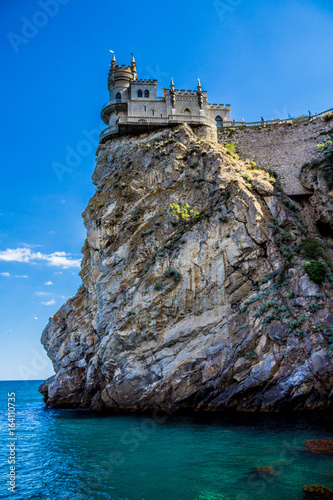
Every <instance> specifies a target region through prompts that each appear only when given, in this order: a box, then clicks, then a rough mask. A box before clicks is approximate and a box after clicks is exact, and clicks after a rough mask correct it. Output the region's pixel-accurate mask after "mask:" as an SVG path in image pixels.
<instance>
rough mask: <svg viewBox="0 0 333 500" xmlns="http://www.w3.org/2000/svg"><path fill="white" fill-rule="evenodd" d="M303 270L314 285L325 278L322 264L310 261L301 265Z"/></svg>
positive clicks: (324, 269)
mask: <svg viewBox="0 0 333 500" xmlns="http://www.w3.org/2000/svg"><path fill="white" fill-rule="evenodd" d="M303 269H304V271H305V272H306V274H307V275H308V276H309V278H310V279H311V280H312V281H314V282H315V283H318V284H321V283H322V282H323V281H324V280H325V278H326V268H325V266H324V264H323V263H322V262H318V261H316V260H310V261H309V262H306V263H305V264H303Z"/></svg>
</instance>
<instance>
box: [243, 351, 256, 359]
mask: <svg viewBox="0 0 333 500" xmlns="http://www.w3.org/2000/svg"><path fill="white" fill-rule="evenodd" d="M256 357H257V355H256V353H255V352H254V351H253V350H252V349H249V350H248V351H246V352H245V354H244V358H245V359H247V360H250V359H253V358H256Z"/></svg>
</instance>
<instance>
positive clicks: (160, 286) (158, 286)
mask: <svg viewBox="0 0 333 500" xmlns="http://www.w3.org/2000/svg"><path fill="white" fill-rule="evenodd" d="M161 289H162V283H161V282H160V281H156V283H155V285H154V290H161Z"/></svg>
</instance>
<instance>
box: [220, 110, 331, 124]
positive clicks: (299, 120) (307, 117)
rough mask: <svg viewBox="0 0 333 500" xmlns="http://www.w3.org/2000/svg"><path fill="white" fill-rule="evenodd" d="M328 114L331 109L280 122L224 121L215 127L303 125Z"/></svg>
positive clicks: (276, 119) (276, 120)
mask: <svg viewBox="0 0 333 500" xmlns="http://www.w3.org/2000/svg"><path fill="white" fill-rule="evenodd" d="M328 113H333V108H331V109H328V110H327V111H323V112H322V113H317V114H315V115H302V116H298V117H295V118H285V119H284V120H281V119H280V118H275V119H274V120H261V121H260V122H245V121H241V122H236V120H234V121H225V122H221V123H220V124H218V125H217V127H218V128H231V127H260V126H266V125H280V124H283V123H304V122H308V121H310V120H315V119H317V118H321V117H323V116H325V115H327V114H328Z"/></svg>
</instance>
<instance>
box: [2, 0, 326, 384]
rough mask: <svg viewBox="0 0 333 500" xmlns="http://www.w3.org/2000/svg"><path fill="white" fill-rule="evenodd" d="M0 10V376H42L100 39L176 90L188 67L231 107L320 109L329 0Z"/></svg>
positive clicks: (84, 192)
mask: <svg viewBox="0 0 333 500" xmlns="http://www.w3.org/2000/svg"><path fill="white" fill-rule="evenodd" d="M0 13H1V16H0V19H1V21H0V30H1V40H2V43H1V60H2V68H3V71H2V75H3V76H2V79H1V86H2V91H1V111H2V113H1V116H2V120H1V122H2V123H1V139H2V141H1V158H2V169H1V170H2V182H1V197H0V203H1V206H0V213H1V215H0V224H1V227H0V286H1V305H2V308H1V310H2V314H1V318H0V340H1V362H0V379H2V380H6V379H7V380H8V379H43V378H45V377H48V376H50V375H51V374H52V365H51V363H50V362H49V361H48V360H47V358H46V356H45V354H44V351H43V348H42V346H41V344H40V337H41V333H42V330H43V328H44V326H45V325H46V323H47V321H48V318H49V316H50V315H52V314H54V313H55V312H56V311H57V310H58V308H59V307H60V306H61V305H62V303H63V302H64V301H65V300H67V298H69V297H71V296H73V295H74V294H75V292H76V290H77V288H78V287H79V286H80V277H79V276H78V272H79V260H80V258H81V253H80V251H81V248H82V245H83V242H84V238H85V228H84V226H83V221H82V218H81V213H82V212H83V210H84V209H85V207H86V205H87V202H88V200H89V198H90V197H91V196H92V194H93V193H94V186H93V185H92V182H91V174H92V171H93V168H94V164H95V150H96V147H97V141H96V136H97V132H98V131H99V130H101V129H102V128H104V125H103V123H102V121H101V119H100V114H99V113H100V109H101V107H102V105H103V103H104V102H106V101H107V100H108V93H107V73H108V67H109V64H110V52H109V49H112V50H114V51H115V52H116V57H117V62H118V64H129V63H130V55H129V53H130V52H134V53H135V57H136V62H137V68H138V73H139V77H140V78H158V82H159V89H160V94H161V92H162V91H161V89H162V87H164V86H169V82H170V78H171V76H173V78H174V80H175V85H176V87H177V88H182V89H192V88H195V86H196V82H197V78H198V77H200V78H201V83H202V85H203V88H204V90H207V91H208V97H209V102H212V103H215V102H216V103H224V104H231V105H232V117H233V118H236V119H237V120H241V119H242V118H245V120H247V121H256V120H259V119H260V117H261V116H264V117H265V119H267V120H268V119H272V118H274V117H276V116H278V117H280V118H285V117H287V116H288V114H291V115H293V116H296V115H301V114H303V113H307V112H308V110H310V111H311V112H312V113H315V112H320V111H324V110H326V109H329V108H331V107H332V106H333V102H332V82H333V67H332V64H331V61H332V59H333V4H332V2H331V1H328V0H327V1H326V0H317V1H312V0H294V1H291V0H277V1H275V2H274V3H273V4H272V2H267V1H263V0H220V1H214V0H212V1H208V2H205V3H202V2H199V1H197V0H191V1H187V0H186V1H182V2H178V3H176V4H170V3H166V4H165V3H156V2H154V1H151V0H146V1H145V2H137V1H136V2H134V1H133V0H129V1H128V2H127V3H126V4H118V3H116V2H113V1H107V0H99V1H98V2H93V1H92V0H80V1H79V0H44V1H43V0H40V1H38V0H37V1H33V0H16V1H15V2H6V3H4V2H2V4H1V6H0ZM59 164H61V165H65V167H66V171H65V172H63V173H62V174H61V175H60V174H59ZM60 168H61V167H60ZM57 172H58V174H57Z"/></svg>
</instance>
